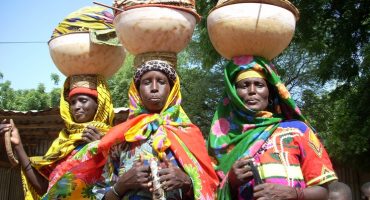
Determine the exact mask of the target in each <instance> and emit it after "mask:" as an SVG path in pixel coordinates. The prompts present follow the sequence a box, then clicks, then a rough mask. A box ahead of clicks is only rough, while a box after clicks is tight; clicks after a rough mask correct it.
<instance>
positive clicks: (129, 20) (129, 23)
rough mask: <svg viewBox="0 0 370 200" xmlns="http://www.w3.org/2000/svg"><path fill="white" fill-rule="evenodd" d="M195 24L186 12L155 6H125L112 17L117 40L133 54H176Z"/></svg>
mask: <svg viewBox="0 0 370 200" xmlns="http://www.w3.org/2000/svg"><path fill="white" fill-rule="evenodd" d="M195 24H196V18H195V16H194V15H192V14H191V13H189V12H185V11H182V10H180V9H174V8H166V7H155V6H151V7H139V8H133V9H129V10H126V11H124V12H121V13H120V14H119V15H117V16H116V18H115V19H114V25H115V28H116V32H117V35H118V38H119V40H120V42H121V43H122V44H123V46H125V48H126V49H127V51H129V52H130V53H131V54H133V55H138V54H142V53H147V52H173V53H179V52H180V51H182V50H183V49H184V48H185V47H186V46H187V45H188V43H189V42H190V40H191V37H192V35H193V31H194V28H195Z"/></svg>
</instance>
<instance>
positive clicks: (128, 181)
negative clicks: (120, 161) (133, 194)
mask: <svg viewBox="0 0 370 200" xmlns="http://www.w3.org/2000/svg"><path fill="white" fill-rule="evenodd" d="M151 187H152V178H151V175H150V168H149V166H146V165H144V163H143V161H141V160H140V161H136V162H135V163H134V165H133V166H132V168H131V169H130V170H128V171H127V172H126V173H124V174H123V175H122V176H120V177H119V179H118V182H117V183H116V184H115V190H116V191H117V193H118V194H120V195H121V196H123V195H124V194H125V193H126V192H127V191H129V190H132V189H141V190H147V191H149V190H150V188H151Z"/></svg>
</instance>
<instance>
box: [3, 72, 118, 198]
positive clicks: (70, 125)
mask: <svg viewBox="0 0 370 200" xmlns="http://www.w3.org/2000/svg"><path fill="white" fill-rule="evenodd" d="M60 114H61V117H62V119H63V120H64V123H65V128H64V129H63V130H61V131H60V133H59V136H58V138H57V139H55V140H54V142H53V143H52V145H51V147H50V148H49V150H48V151H47V153H46V154H45V155H44V156H42V157H32V158H28V156H27V154H26V152H25V150H24V149H23V145H22V141H21V137H20V135H19V133H18V129H17V127H16V126H15V124H14V123H13V121H12V120H10V122H11V123H10V124H9V123H7V121H6V120H4V121H2V123H1V124H0V133H1V134H3V133H5V132H6V131H9V130H10V129H12V132H11V134H12V137H11V142H12V145H13V149H14V151H15V154H16V155H17V156H18V159H19V162H20V164H21V166H22V174H23V175H24V176H25V177H23V181H24V186H25V189H26V191H25V197H26V199H33V198H35V199H38V198H39V196H42V195H43V194H45V193H46V192H47V191H48V192H50V190H51V188H53V186H54V184H55V183H56V181H57V180H58V179H59V178H60V177H61V176H62V175H64V173H65V172H66V171H67V170H68V169H69V166H70V165H71V164H72V163H73V162H74V160H73V159H72V158H73V157H74V156H75V155H76V154H77V152H79V150H80V149H81V148H82V147H83V146H84V145H85V144H86V143H89V142H91V141H95V140H99V139H100V138H101V137H102V135H103V134H105V133H106V132H107V131H108V129H109V128H110V127H111V126H112V122H113V118H114V110H113V104H112V102H111V97H110V93H109V91H108V88H107V85H106V82H105V79H104V78H103V77H101V76H87V75H86V76H72V77H69V78H67V79H66V81H65V83H64V89H63V90H62V92H61V99H60ZM30 190H31V191H30ZM33 190H34V191H33ZM35 192H36V193H37V194H36V193H35Z"/></svg>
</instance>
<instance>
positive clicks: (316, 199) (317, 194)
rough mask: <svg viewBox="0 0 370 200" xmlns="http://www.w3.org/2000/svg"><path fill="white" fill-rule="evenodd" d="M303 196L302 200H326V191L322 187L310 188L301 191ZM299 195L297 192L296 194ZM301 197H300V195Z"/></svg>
mask: <svg viewBox="0 0 370 200" xmlns="http://www.w3.org/2000/svg"><path fill="white" fill-rule="evenodd" d="M302 192H303V195H304V200H311V199H312V200H320V199H323V200H327V199H328V190H327V189H326V188H325V187H323V186H312V187H309V188H305V189H303V190H302ZM298 195H299V192H298ZM301 197H302V195H301Z"/></svg>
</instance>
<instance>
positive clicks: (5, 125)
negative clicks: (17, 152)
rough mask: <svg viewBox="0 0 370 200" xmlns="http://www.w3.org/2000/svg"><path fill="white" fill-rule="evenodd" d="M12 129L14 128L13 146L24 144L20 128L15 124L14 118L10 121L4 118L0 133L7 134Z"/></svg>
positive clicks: (0, 123) (11, 138) (12, 135)
mask: <svg viewBox="0 0 370 200" xmlns="http://www.w3.org/2000/svg"><path fill="white" fill-rule="evenodd" d="M12 127H13V128H12ZM11 129H12V132H11V137H10V141H11V143H12V144H13V145H14V146H13V147H17V146H19V145H21V144H22V141H21V137H20V135H19V132H18V128H17V127H16V126H15V124H14V122H13V120H12V119H10V122H7V120H6V119H4V120H2V121H1V122H0V134H1V135H3V134H5V133H6V132H7V131H9V130H11Z"/></svg>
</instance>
